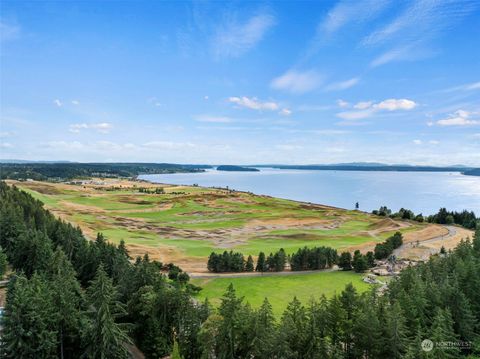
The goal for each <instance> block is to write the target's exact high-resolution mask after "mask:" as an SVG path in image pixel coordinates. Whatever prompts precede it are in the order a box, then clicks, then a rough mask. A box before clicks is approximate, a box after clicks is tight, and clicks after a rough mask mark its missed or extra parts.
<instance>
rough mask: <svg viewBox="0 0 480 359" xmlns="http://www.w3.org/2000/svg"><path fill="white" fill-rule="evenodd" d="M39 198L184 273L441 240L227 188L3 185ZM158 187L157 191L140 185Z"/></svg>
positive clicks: (413, 229) (87, 229)
mask: <svg viewBox="0 0 480 359" xmlns="http://www.w3.org/2000/svg"><path fill="white" fill-rule="evenodd" d="M8 182H9V183H10V184H15V185H17V186H19V187H21V188H22V189H24V190H26V191H28V192H29V193H31V194H32V195H33V196H34V197H35V198H38V199H39V200H41V201H43V202H44V203H45V206H46V207H47V208H48V209H50V210H51V211H52V212H53V213H54V214H55V215H58V216H59V217H61V218H63V219H65V220H67V221H69V222H71V223H74V224H76V225H78V226H80V227H81V228H82V230H83V231H84V233H85V234H86V235H87V236H89V237H90V238H94V237H95V235H96V233H97V232H102V233H103V234H104V235H105V236H106V237H107V239H108V240H110V241H112V242H115V243H118V242H119V241H120V240H122V239H124V240H125V242H126V243H127V246H128V248H129V250H130V251H131V253H132V254H133V255H142V254H144V253H145V252H148V253H149V255H150V256H151V257H152V258H155V259H159V260H161V261H163V262H175V263H177V264H179V265H180V266H181V267H182V268H184V269H186V270H187V271H189V272H194V273H201V272H205V271H206V260H207V257H208V255H209V254H210V253H211V252H212V251H217V252H221V251H224V250H230V249H232V250H238V251H241V252H242V253H244V254H245V255H249V254H251V255H253V256H256V255H257V254H258V253H259V252H260V251H264V252H267V253H270V252H272V251H275V250H278V249H280V248H284V249H285V250H286V251H287V253H291V252H293V251H295V250H297V249H298V248H301V247H303V246H310V247H312V246H330V247H333V248H336V249H338V250H345V249H351V250H353V249H361V250H364V251H366V250H371V249H373V247H374V245H375V244H376V243H378V242H381V241H383V240H385V238H387V237H388V236H389V235H391V234H393V233H394V232H395V231H401V232H403V233H404V235H405V238H406V241H412V240H415V241H416V240H419V241H423V240H425V239H429V238H433V237H435V236H438V235H442V234H443V233H444V232H445V231H446V229H445V228H443V227H442V226H437V225H429V224H419V223H414V222H412V223H411V222H405V221H393V220H391V219H385V218H379V217H377V216H372V215H369V214H366V213H363V212H359V211H353V210H344V209H339V208H334V207H329V206H324V205H316V204H310V203H302V202H295V201H289V200H284V199H278V198H272V197H268V196H259V195H253V194H250V193H245V192H232V191H228V190H225V189H214V188H202V187H185V186H172V185H158V184H151V183H146V182H140V181H127V180H115V179H109V180H94V181H88V183H82V184H64V183H47V182H36V181H27V182H16V181H8ZM157 187H162V188H163V189H164V193H163V194H153V193H143V192H140V190H139V189H140V188H143V189H150V190H153V189H155V188H157Z"/></svg>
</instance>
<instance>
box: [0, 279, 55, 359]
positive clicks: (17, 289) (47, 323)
mask: <svg viewBox="0 0 480 359" xmlns="http://www.w3.org/2000/svg"><path fill="white" fill-rule="evenodd" d="M57 336H58V332H57V328H56V308H55V307H54V304H53V299H52V293H51V291H50V290H49V288H48V285H47V283H46V282H45V281H44V280H42V279H41V278H40V277H39V276H38V275H37V274H35V275H33V276H32V278H31V279H30V280H29V279H27V278H26V277H24V276H16V277H14V278H13V279H12V280H11V283H10V285H9V289H8V295H7V303H6V306H5V317H4V320H3V333H2V338H1V339H2V349H1V352H0V354H1V355H0V356H1V357H2V358H12V359H16V358H52V357H55V355H56V349H57Z"/></svg>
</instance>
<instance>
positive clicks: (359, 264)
mask: <svg viewBox="0 0 480 359" xmlns="http://www.w3.org/2000/svg"><path fill="white" fill-rule="evenodd" d="M338 267H339V268H342V270H345V271H348V270H352V269H354V270H355V272H357V273H361V272H365V271H366V270H367V269H369V268H373V267H375V257H374V254H373V252H372V251H368V252H367V254H362V253H360V251H359V250H356V251H355V252H354V253H353V258H352V254H351V253H350V252H342V254H340V257H339V258H338Z"/></svg>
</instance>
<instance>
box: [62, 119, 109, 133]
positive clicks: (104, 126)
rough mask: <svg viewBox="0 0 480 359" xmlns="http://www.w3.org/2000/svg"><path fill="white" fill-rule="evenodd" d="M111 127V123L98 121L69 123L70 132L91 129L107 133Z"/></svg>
mask: <svg viewBox="0 0 480 359" xmlns="http://www.w3.org/2000/svg"><path fill="white" fill-rule="evenodd" d="M112 128H113V125H112V124H111V123H108V122H100V123H75V124H73V125H70V129H69V131H70V132H73V133H79V132H80V131H81V130H87V129H92V130H96V131H98V132H100V133H108V132H110V130H111V129H112Z"/></svg>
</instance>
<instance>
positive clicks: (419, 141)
mask: <svg viewBox="0 0 480 359" xmlns="http://www.w3.org/2000/svg"><path fill="white" fill-rule="evenodd" d="M413 143H414V144H416V145H421V144H422V143H423V142H422V140H413Z"/></svg>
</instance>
